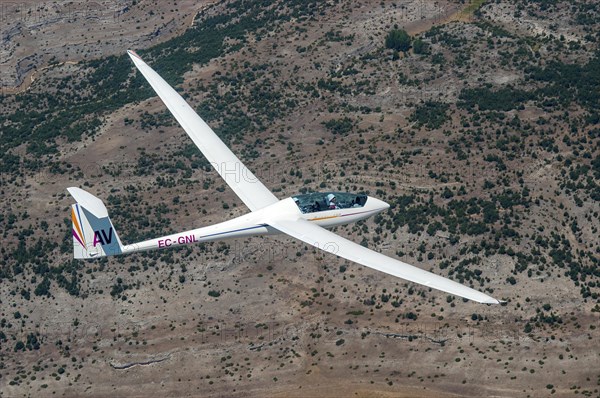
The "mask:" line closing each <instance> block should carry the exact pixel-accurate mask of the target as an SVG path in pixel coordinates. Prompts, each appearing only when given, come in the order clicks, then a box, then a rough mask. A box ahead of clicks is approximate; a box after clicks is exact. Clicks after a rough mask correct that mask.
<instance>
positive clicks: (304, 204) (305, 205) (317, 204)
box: [293, 192, 367, 213]
mask: <svg viewBox="0 0 600 398" xmlns="http://www.w3.org/2000/svg"><path fill="white" fill-rule="evenodd" d="M293 199H294V201H295V202H296V204H297V205H298V207H299V208H300V211H301V212H302V213H314V212H317V211H326V210H335V209H349V208H352V207H357V208H358V207H363V206H364V205H365V203H366V202H367V195H365V194H355V193H349V192H314V193H307V194H304V195H296V196H294V197H293Z"/></svg>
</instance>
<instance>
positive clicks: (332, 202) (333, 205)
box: [327, 193, 340, 210]
mask: <svg viewBox="0 0 600 398" xmlns="http://www.w3.org/2000/svg"><path fill="white" fill-rule="evenodd" d="M327 203H328V204H329V210H333V209H339V208H340V207H339V206H338V203H337V199H336V198H335V195H334V194H332V193H330V194H328V195H327Z"/></svg>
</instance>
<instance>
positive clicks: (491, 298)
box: [482, 297, 506, 304]
mask: <svg viewBox="0 0 600 398" xmlns="http://www.w3.org/2000/svg"><path fill="white" fill-rule="evenodd" d="M505 302H506V301H502V300H496V299H495V298H493V297H490V298H489V299H487V300H484V301H482V303H483V304H502V303H505Z"/></svg>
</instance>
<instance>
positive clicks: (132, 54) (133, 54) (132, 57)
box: [127, 50, 142, 61]
mask: <svg viewBox="0 0 600 398" xmlns="http://www.w3.org/2000/svg"><path fill="white" fill-rule="evenodd" d="M127 54H129V56H130V57H131V59H133V60H134V61H135V59H138V60H139V61H142V58H141V57H140V56H139V55H137V53H136V52H135V51H133V50H127Z"/></svg>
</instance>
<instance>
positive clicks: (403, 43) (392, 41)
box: [385, 29, 411, 52]
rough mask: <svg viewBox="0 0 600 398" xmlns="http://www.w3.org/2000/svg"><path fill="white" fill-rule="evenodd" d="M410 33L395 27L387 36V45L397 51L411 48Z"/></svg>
mask: <svg viewBox="0 0 600 398" xmlns="http://www.w3.org/2000/svg"><path fill="white" fill-rule="evenodd" d="M410 41H411V38H410V35H409V34H408V33H406V31H405V30H404V29H393V30H392V31H391V32H390V33H388V35H387V37H386V38H385V46H386V47H387V48H391V49H392V50H396V51H404V52H406V51H408V49H409V48H410Z"/></svg>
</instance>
